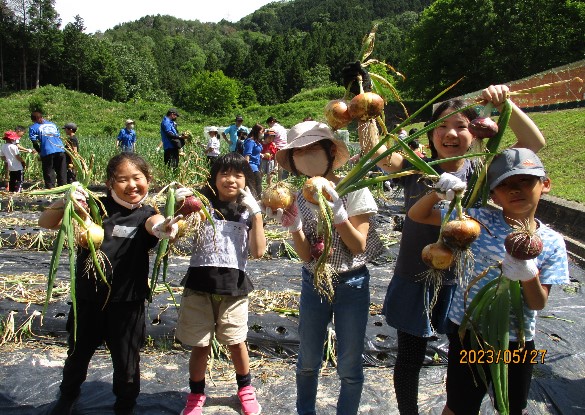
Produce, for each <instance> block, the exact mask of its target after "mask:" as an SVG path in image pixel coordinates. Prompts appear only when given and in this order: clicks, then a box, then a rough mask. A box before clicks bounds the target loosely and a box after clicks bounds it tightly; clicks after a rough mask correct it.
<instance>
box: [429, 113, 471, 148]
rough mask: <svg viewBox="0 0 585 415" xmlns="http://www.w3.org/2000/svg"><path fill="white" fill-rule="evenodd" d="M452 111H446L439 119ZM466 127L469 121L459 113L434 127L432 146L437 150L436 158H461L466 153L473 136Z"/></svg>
mask: <svg viewBox="0 0 585 415" xmlns="http://www.w3.org/2000/svg"><path fill="white" fill-rule="evenodd" d="M453 111H454V110H453V109H447V110H445V112H443V113H442V114H441V116H440V117H439V118H441V117H444V116H445V115H447V114H450V113H452V112H453ZM468 125H469V120H468V119H467V118H466V117H465V116H463V115H462V114H461V113H457V114H453V115H452V116H450V117H449V118H447V119H445V120H443V122H442V123H441V124H439V125H438V126H437V127H435V129H434V130H433V145H434V146H435V149H436V150H437V154H438V158H440V159H444V158H448V157H457V156H462V155H464V154H465V153H466V152H467V150H468V149H469V147H470V146H471V143H472V141H473V135H472V134H471V133H470V132H469V130H468V129H467V127H468Z"/></svg>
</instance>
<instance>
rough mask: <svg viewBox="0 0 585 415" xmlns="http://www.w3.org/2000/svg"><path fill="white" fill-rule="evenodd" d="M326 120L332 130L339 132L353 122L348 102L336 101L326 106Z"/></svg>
mask: <svg viewBox="0 0 585 415" xmlns="http://www.w3.org/2000/svg"><path fill="white" fill-rule="evenodd" d="M325 119H326V120H327V123H328V124H329V125H330V126H331V128H332V129H334V130H338V129H340V128H343V127H345V126H346V125H347V124H349V123H350V122H351V115H350V114H349V108H348V105H347V102H346V101H345V100H343V99H334V100H332V101H329V102H328V103H327V105H326V106H325Z"/></svg>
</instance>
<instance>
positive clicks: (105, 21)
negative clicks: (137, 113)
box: [55, 0, 273, 33]
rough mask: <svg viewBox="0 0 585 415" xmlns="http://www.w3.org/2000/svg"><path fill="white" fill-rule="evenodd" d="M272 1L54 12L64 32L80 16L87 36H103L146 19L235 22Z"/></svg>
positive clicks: (90, 2)
mask: <svg viewBox="0 0 585 415" xmlns="http://www.w3.org/2000/svg"><path fill="white" fill-rule="evenodd" d="M272 1H273V0H215V1H213V2H209V3H208V2H206V1H189V0H174V1H172V2H170V3H166V2H164V1H160V0H117V1H116V0H99V1H96V0H56V1H55V8H56V9H57V12H58V13H59V16H60V17H61V20H62V26H61V27H62V28H63V27H65V25H66V24H67V23H70V22H73V21H74V18H75V16H76V15H79V16H81V18H82V19H83V21H84V24H85V27H86V33H95V32H97V31H101V32H104V31H106V30H107V29H110V28H112V27H114V26H115V25H117V24H120V23H125V22H131V21H134V20H138V19H140V18H141V17H143V16H147V15H157V14H160V15H171V16H175V17H178V18H181V19H185V20H199V21H201V22H219V21H220V20H222V19H225V20H228V21H230V22H236V21H238V20H240V19H241V18H242V17H244V16H247V15H249V14H250V13H252V12H254V11H256V10H258V9H259V8H260V7H262V6H263V5H265V4H268V3H271V2H272Z"/></svg>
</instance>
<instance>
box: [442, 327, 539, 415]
mask: <svg viewBox="0 0 585 415" xmlns="http://www.w3.org/2000/svg"><path fill="white" fill-rule="evenodd" d="M458 329H459V326H457V329H456V330H455V332H454V333H452V334H448V337H449V354H448V366H447V406H448V407H449V409H450V410H451V411H453V412H454V413H455V414H456V415H463V414H465V415H470V414H478V413H479V409H480V407H481V402H482V401H483V398H484V396H485V394H486V392H487V388H486V386H485V384H484V382H483V381H482V380H481V377H480V375H479V373H478V371H477V364H475V363H474V364H470V363H467V362H468V361H470V360H471V361H472V362H476V361H477V356H476V355H473V357H471V356H470V355H469V353H468V352H469V350H471V346H470V343H469V330H468V331H467V332H466V334H465V339H464V342H463V343H464V347H462V345H461V341H460V340H459V335H458V334H457V330H458ZM516 349H518V342H512V341H511V342H510V346H509V350H510V351H513V350H516ZM525 350H527V351H530V350H534V340H531V341H527V342H526V346H525ZM522 353H524V352H522ZM470 357H471V358H470ZM527 360H530V359H527ZM482 366H483V371H484V373H485V375H486V379H487V382H488V383H489V384H491V375H490V370H489V365H488V364H485V363H484V364H483V365H482ZM533 367H534V363H531V362H530V361H525V362H524V363H510V364H508V397H509V401H510V415H520V414H522V410H523V409H524V408H526V406H527V404H528V392H529V391H530V382H531V380H532V369H533Z"/></svg>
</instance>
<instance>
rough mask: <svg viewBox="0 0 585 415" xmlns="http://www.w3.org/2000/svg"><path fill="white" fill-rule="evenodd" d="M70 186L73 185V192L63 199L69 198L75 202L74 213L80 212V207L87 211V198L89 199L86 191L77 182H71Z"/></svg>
mask: <svg viewBox="0 0 585 415" xmlns="http://www.w3.org/2000/svg"><path fill="white" fill-rule="evenodd" d="M72 184H73V185H75V190H73V191H72V192H71V194H70V195H69V194H68V195H66V196H65V198H67V197H71V198H72V199H73V200H75V202H76V203H75V210H76V211H79V210H80V209H79V207H80V206H81V207H82V208H83V209H85V210H86V211H87V209H88V206H87V198H88V197H89V195H88V194H87V191H86V190H85V189H84V188H83V186H81V184H80V183H79V182H73V183H72ZM64 202H67V200H64Z"/></svg>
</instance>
